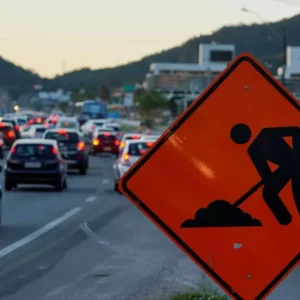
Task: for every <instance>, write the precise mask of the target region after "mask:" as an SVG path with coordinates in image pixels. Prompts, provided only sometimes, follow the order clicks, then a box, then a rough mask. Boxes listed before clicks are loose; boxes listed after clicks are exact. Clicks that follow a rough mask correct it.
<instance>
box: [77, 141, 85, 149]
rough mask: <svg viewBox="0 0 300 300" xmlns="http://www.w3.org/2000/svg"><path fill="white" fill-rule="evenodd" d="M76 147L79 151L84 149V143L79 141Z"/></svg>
mask: <svg viewBox="0 0 300 300" xmlns="http://www.w3.org/2000/svg"><path fill="white" fill-rule="evenodd" d="M77 149H78V150H79V151H83V150H84V143H83V142H79V143H78V145H77Z"/></svg>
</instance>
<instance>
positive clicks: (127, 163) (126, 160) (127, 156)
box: [122, 153, 130, 166]
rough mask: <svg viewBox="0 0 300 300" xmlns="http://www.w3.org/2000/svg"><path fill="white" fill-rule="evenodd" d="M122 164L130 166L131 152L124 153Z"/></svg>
mask: <svg viewBox="0 0 300 300" xmlns="http://www.w3.org/2000/svg"><path fill="white" fill-rule="evenodd" d="M122 165H124V166H130V162H129V154H128V153H125V154H124V155H123V159H122Z"/></svg>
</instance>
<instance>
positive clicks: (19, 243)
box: [0, 207, 82, 258]
mask: <svg viewBox="0 0 300 300" xmlns="http://www.w3.org/2000/svg"><path fill="white" fill-rule="evenodd" d="M81 209H82V207H74V208H73V209H71V210H69V211H68V212H67V213H65V214H64V215H62V216H61V217H59V218H57V219H55V220H53V221H51V222H50V223H48V224H46V225H45V226H43V227H41V228H40V229H38V230H37V231H35V232H33V233H31V234H29V235H27V236H25V237H24V238H23V239H21V240H19V241H17V242H15V243H13V244H11V245H9V246H7V247H5V248H3V249H1V250H0V258H2V257H4V256H6V255H7V254H9V253H11V252H13V251H15V250H17V249H18V248H20V247H23V246H25V245H26V244H28V243H30V242H32V241H34V240H35V239H37V238H39V237H40V236H41V235H43V234H45V233H46V232H48V231H50V230H51V229H53V228H54V227H56V226H58V225H59V224H61V223H63V222H64V221H66V220H68V219H70V218H71V217H73V216H74V215H75V214H77V213H78V212H79V211H81Z"/></svg>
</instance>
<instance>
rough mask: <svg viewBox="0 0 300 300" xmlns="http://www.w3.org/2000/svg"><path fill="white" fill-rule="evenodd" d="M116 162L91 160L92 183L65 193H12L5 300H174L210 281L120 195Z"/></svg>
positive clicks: (74, 179) (0, 281) (4, 258)
mask: <svg viewBox="0 0 300 300" xmlns="http://www.w3.org/2000/svg"><path fill="white" fill-rule="evenodd" d="M113 162H114V160H113V158H112V157H110V156H97V157H90V164H89V165H90V168H89V170H88V173H87V175H86V176H82V175H79V174H77V172H76V171H75V172H72V173H70V174H69V176H68V189H67V190H66V191H63V192H57V191H55V190H54V189H53V188H51V187H47V186H28V185H27V186H26V185H22V186H20V187H19V188H18V189H17V190H13V191H10V192H5V191H4V195H3V226H2V228H1V230H0V299H5V300H24V299H25V300H26V299H28V300H35V299H51V300H52V299H53V300H54V299H58V300H61V299H70V300H71V299H72V300H76V299H78V300H79V299H80V300H84V299H89V300H93V299H97V300H99V299H166V297H168V296H169V295H170V294H171V293H173V292H176V291H184V290H186V289H190V288H193V287H196V286H197V285H198V283H199V281H200V280H201V279H202V280H203V278H202V276H203V275H202V273H201V272H200V271H199V270H198V268H197V267H196V266H195V265H194V264H193V263H192V262H191V261H190V260H189V259H188V258H187V257H185V255H184V254H183V253H182V252H181V251H180V250H179V249H177V248H176V247H175V246H174V245H173V243H172V242H171V241H169V239H168V238H167V237H165V236H164V235H163V234H162V233H161V232H160V231H159V230H158V229H157V228H156V227H155V226H154V225H153V224H152V223H151V222H150V221H149V220H148V219H147V218H145V217H144V216H143V215H142V214H141V213H140V212H139V210H138V209H137V208H136V207H134V206H133V205H132V204H131V203H130V202H129V201H128V200H127V199H126V198H125V197H124V196H122V195H121V194H119V193H116V192H115V191H114V190H113V187H114V180H113V172H112V165H113ZM205 280H206V279H205Z"/></svg>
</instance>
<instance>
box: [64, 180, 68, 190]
mask: <svg viewBox="0 0 300 300" xmlns="http://www.w3.org/2000/svg"><path fill="white" fill-rule="evenodd" d="M63 188H64V190H66V189H67V188H68V182H67V179H65V180H64V184H63Z"/></svg>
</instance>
